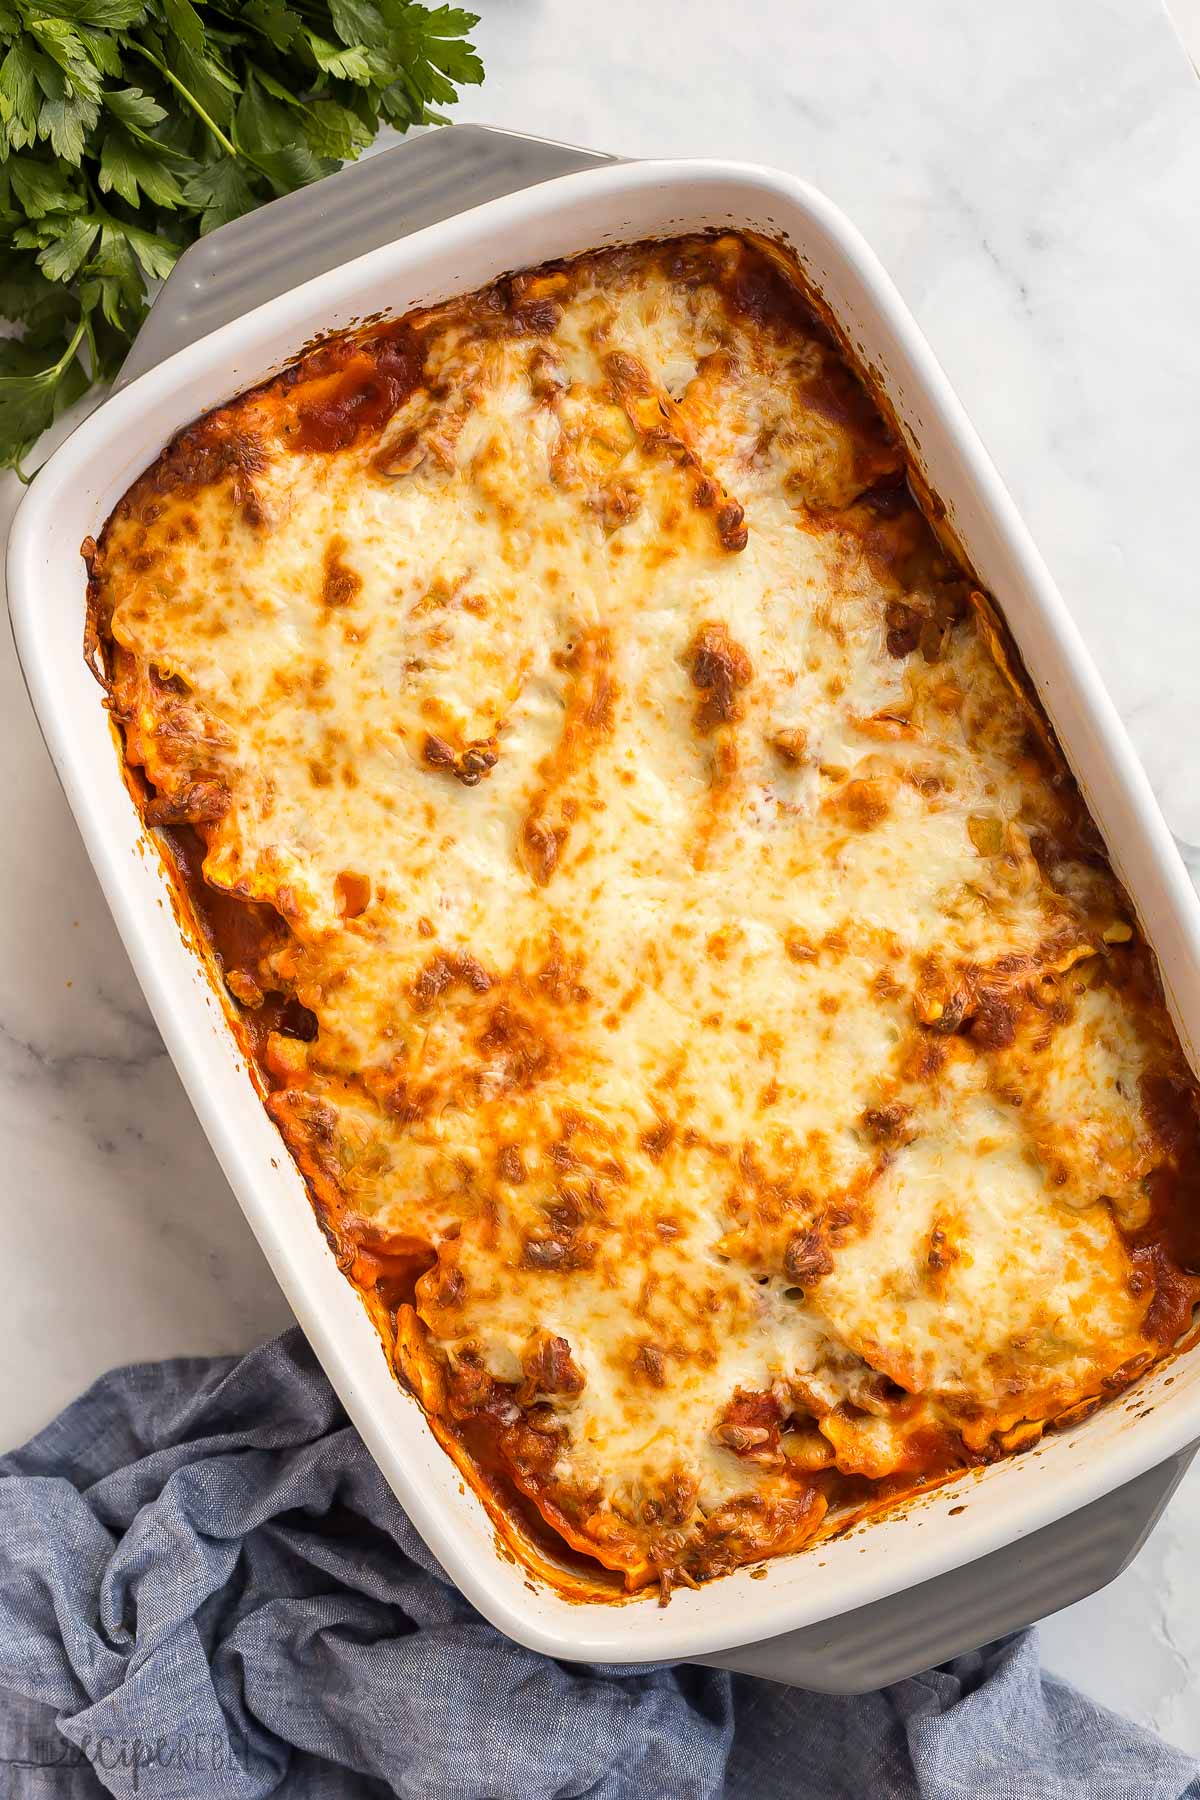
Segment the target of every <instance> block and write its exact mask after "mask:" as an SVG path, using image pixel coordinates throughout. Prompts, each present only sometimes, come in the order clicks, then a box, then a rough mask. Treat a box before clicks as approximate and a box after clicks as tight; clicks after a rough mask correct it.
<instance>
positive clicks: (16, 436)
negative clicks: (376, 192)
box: [0, 0, 483, 469]
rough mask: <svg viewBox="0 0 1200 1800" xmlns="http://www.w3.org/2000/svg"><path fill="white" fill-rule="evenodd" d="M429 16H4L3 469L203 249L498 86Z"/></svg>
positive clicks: (462, 16)
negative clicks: (10, 327)
mask: <svg viewBox="0 0 1200 1800" xmlns="http://www.w3.org/2000/svg"><path fill="white" fill-rule="evenodd" d="M477 23H478V19H477V17H476V15H475V14H474V13H469V12H463V11H461V10H460V9H459V8H457V7H451V6H439V7H437V8H436V9H431V8H429V7H426V6H422V5H419V4H417V3H416V0H0V318H6V319H10V320H16V321H18V322H19V324H20V326H21V328H22V329H21V334H20V336H18V337H12V338H4V339H0V468H2V467H16V468H18V469H19V468H20V461H21V458H22V456H23V455H24V454H25V453H26V451H27V450H28V449H29V447H30V445H31V444H32V443H33V442H34V441H35V439H36V438H37V437H38V436H40V434H41V433H42V432H43V431H44V430H45V428H46V427H47V425H49V424H50V422H51V421H52V420H53V419H54V418H56V417H57V416H58V414H59V413H60V412H61V411H62V409H63V407H65V406H67V405H69V404H70V403H71V401H73V400H76V399H78V397H79V395H80V394H82V393H84V392H85V390H86V389H87V388H88V387H89V386H90V385H91V383H92V382H94V381H107V380H111V378H112V377H113V376H114V375H115V374H116V372H117V370H118V369H119V368H120V365H121V361H122V359H123V357H124V355H125V352H126V351H127V350H128V348H129V345H130V343H131V342H132V339H133V335H134V333H135V332H136V330H137V328H138V326H139V324H140V323H141V321H142V319H143V318H144V317H145V314H146V305H147V303H146V283H147V280H148V279H155V278H161V277H163V276H165V275H167V274H169V272H170V269H171V265H172V264H173V263H174V261H175V259H176V257H177V256H178V255H179V253H180V251H181V250H182V249H184V248H185V246H186V245H188V244H189V243H191V241H192V240H193V238H195V237H197V236H199V235H200V234H201V233H203V232H206V231H212V230H214V229H215V227H216V226H218V225H223V224H224V223H225V222H226V220H228V219H236V218H237V217H238V216H239V215H240V214H242V213H244V212H248V211H249V210H250V209H251V208H252V207H255V206H259V205H261V204H262V202H263V201H265V200H270V199H272V198H273V197H274V196H275V195H277V194H286V193H288V192H290V191H291V189H293V188H297V187H302V186H304V184H305V183H306V182H310V181H315V180H316V179H317V178H318V176H321V175H325V174H328V173H329V172H330V171H331V170H333V169H335V168H336V167H337V166H338V164H339V163H342V162H346V161H349V160H351V159H353V158H354V157H356V156H357V155H358V154H359V152H360V151H361V150H363V149H365V148H366V146H367V145H368V144H369V143H370V142H371V140H372V138H373V137H374V136H375V134H376V132H377V131H378V130H379V128H380V126H381V125H383V124H385V123H386V124H389V125H393V126H395V127H396V128H397V129H398V130H400V131H404V130H406V129H407V127H408V126H410V125H416V124H424V123H426V122H437V123H443V122H444V121H443V120H442V119H441V116H440V114H439V113H437V112H436V111H434V108H435V107H438V106H444V105H448V104H449V103H451V102H452V101H453V100H455V99H456V98H457V94H456V88H457V87H458V86H462V85H463V84H465V83H468V82H477V81H481V80H482V79H483V67H482V64H481V63H480V61H479V58H478V57H477V56H476V55H475V52H474V49H473V47H472V46H471V44H470V43H469V42H467V41H466V37H467V33H468V32H469V31H470V30H471V28H472V27H473V26H474V25H476V24H477Z"/></svg>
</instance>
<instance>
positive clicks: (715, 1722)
mask: <svg viewBox="0 0 1200 1800" xmlns="http://www.w3.org/2000/svg"><path fill="white" fill-rule="evenodd" d="M105 1793H110V1794H117V1795H120V1796H122V1797H124V1796H127V1795H128V1796H132V1795H135V1794H136V1795H145V1796H149V1797H151V1800H261V1797H263V1796H266V1795H274V1794H278V1795H283V1796H286V1797H287V1800H367V1797H370V1800H377V1797H379V1800H381V1797H383V1796H386V1795H390V1794H396V1795H402V1796H404V1797H405V1800H409V1797H411V1800H551V1797H552V1796H555V1797H557V1796H568V1795H580V1796H583V1795H586V1796H588V1797H589V1800H625V1797H626V1796H629V1797H630V1800H632V1796H635V1795H636V1796H637V1797H638V1800H659V1797H660V1796H661V1797H663V1800H702V1797H707V1796H712V1797H713V1800H716V1797H717V1796H727V1797H729V1800H735V1797H740V1796H745V1797H746V1800H775V1796H779V1797H780V1800H782V1797H783V1796H786V1797H787V1800H808V1797H810V1796H811V1797H812V1800H836V1797H837V1796H841V1795H845V1796H853V1797H854V1800H875V1797H876V1796H880V1797H888V1800H890V1797H891V1796H909V1795H912V1796H920V1797H921V1800H950V1797H951V1796H955V1797H960V1796H970V1797H971V1800H986V1797H988V1796H996V1797H997V1800H1000V1797H1003V1800H1024V1797H1025V1796H1029V1800H1066V1797H1067V1796H1070V1797H1071V1800H1135V1797H1136V1800H1168V1797H1169V1800H1176V1797H1177V1796H1179V1795H1183V1794H1187V1795H1188V1796H1191V1797H1193V1800H1200V1768H1198V1766H1197V1765H1196V1764H1195V1763H1194V1762H1193V1761H1192V1760H1191V1759H1190V1758H1188V1757H1186V1756H1184V1755H1183V1754H1182V1753H1181V1752H1179V1751H1176V1750H1173V1749H1171V1748H1170V1747H1169V1746H1168V1745H1166V1744H1164V1743H1162V1742H1161V1741H1160V1740H1159V1739H1157V1738H1156V1737H1154V1736H1152V1735H1151V1734H1150V1733H1148V1732H1145V1731H1142V1730H1139V1729H1138V1727H1137V1726H1135V1725H1132V1724H1129V1723H1127V1722H1126V1721H1124V1720H1122V1719H1119V1718H1117V1717H1116V1716H1115V1715H1114V1714H1112V1713H1109V1712H1106V1711H1105V1710H1104V1709H1103V1708H1102V1707H1099V1706H1094V1705H1093V1704H1092V1703H1091V1701H1089V1700H1087V1699H1085V1698H1084V1697H1083V1696H1082V1695H1081V1694H1078V1693H1076V1692H1075V1691H1074V1690H1073V1689H1071V1688H1069V1687H1066V1686H1065V1685H1063V1684H1062V1683H1061V1682H1057V1681H1051V1680H1048V1679H1047V1678H1045V1677H1044V1676H1042V1675H1041V1674H1040V1673H1039V1669H1038V1658H1037V1645H1036V1639H1035V1636H1034V1634H1033V1633H1031V1632H1026V1633H1023V1634H1021V1635H1020V1636H1018V1637H1013V1638H1010V1639H1007V1640H1006V1641H1005V1642H1003V1643H1000V1644H995V1645H992V1646H991V1647H990V1648H989V1649H987V1650H985V1651H981V1652H979V1653H978V1654H977V1655H973V1656H964V1657H959V1658H958V1660H957V1661H955V1662H953V1663H951V1664H949V1665H948V1666H947V1667H945V1668H943V1669H934V1670H931V1671H930V1672H929V1673H928V1674H926V1675H921V1676H918V1677H914V1678H913V1679H912V1680H910V1681H902V1682H898V1683H897V1684H896V1685H895V1686H894V1687H891V1688H887V1689H885V1690H884V1691H883V1692H881V1693H877V1694H870V1695H866V1696H862V1697H858V1698H847V1699H838V1698H832V1699H831V1698H829V1697H827V1696H824V1695H819V1694H810V1693H804V1692H799V1691H796V1690H793V1689H789V1688H785V1687H779V1686H776V1685H775V1684H774V1683H772V1682H765V1681H752V1680H750V1679H748V1678H746V1677H743V1676H731V1675H727V1674H724V1673H722V1672H719V1671H717V1670H711V1669H703V1668H698V1667H690V1666H687V1665H684V1666H681V1667H678V1668H642V1669H636V1670H635V1669H623V1668H601V1667H583V1666H573V1665H572V1666H567V1665H563V1664H561V1663H558V1662H553V1661H551V1660H549V1659H548V1658H546V1657H542V1656H537V1655H535V1654H534V1653H533V1652H532V1651H529V1650H524V1649H522V1648H521V1647H520V1646H519V1645H517V1644H513V1643H510V1642H509V1641H508V1639H507V1638H504V1637H501V1636H500V1635H499V1634H498V1633H497V1632H495V1631H493V1630H492V1628H491V1627H490V1626H489V1625H487V1624H486V1623H485V1622H484V1620H483V1619H481V1618H480V1616H479V1615H478V1613H476V1612H475V1611H474V1610H473V1609H472V1608H471V1607H470V1606H469V1605H468V1604H467V1602H466V1601H465V1600H464V1599H463V1598H462V1597H461V1596H460V1595H459V1594H458V1593H457V1592H456V1591H455V1589H454V1588H453V1587H452V1586H451V1585H450V1583H449V1582H448V1581H447V1579H446V1577H445V1575H444V1574H443V1573H442V1571H441V1569H440V1568H439V1567H438V1565H437V1564H436V1563H435V1562H434V1560H433V1558H432V1557H431V1556H430V1554H429V1552H428V1550H426V1548H425V1546H424V1544H423V1543H422V1542H421V1539H420V1538H419V1537H418V1536H417V1533H416V1532H415V1531H414V1530H413V1528H412V1526H411V1525H410V1524H409V1522H408V1520H407V1518H406V1517H405V1515H404V1513H403V1512H402V1511H401V1509H400V1507H399V1506H398V1505H397V1503H396V1500H395V1498H394V1497H393V1495H392V1493H391V1491H390V1489H389V1488H388V1487H387V1485H386V1483H385V1482H384V1480H383V1477H382V1476H381V1475H380V1473H379V1471H378V1469H377V1468H376V1467H375V1464H374V1463H373V1462H372V1461H371V1458H370V1457H369V1455H368V1454H367V1451H366V1449H365V1448H364V1446H363V1444H362V1441H361V1439H360V1438H359V1437H358V1436H357V1434H356V1433H355V1432H354V1430H353V1429H352V1428H351V1427H350V1425H349V1424H348V1423H347V1421H346V1417H345V1414H344V1413H343V1412H342V1410H341V1408H340V1406H339V1405H338V1402H337V1400H336V1399H335V1398H334V1395H333V1393H332V1391H331V1389H330V1387H329V1384H328V1382H327V1381H326V1380H325V1377H324V1376H323V1374H322V1373H321V1370H320V1369H319V1367H318V1366H317V1363H316V1361H315V1359H314V1357H313V1355H312V1352H311V1351H310V1350H309V1348H308V1346H307V1345H306V1343H305V1341H304V1339H303V1338H302V1336H301V1335H300V1333H299V1332H298V1331H289V1332H287V1333H286V1334H285V1335H284V1336H283V1337H281V1338H277V1339H276V1340H275V1341H274V1342H273V1343H269V1344H265V1345H263V1346H262V1347H261V1348H260V1349H257V1350H253V1351H251V1352H250V1354H249V1355H248V1356H244V1357H241V1358H233V1357H229V1358H218V1359H214V1360H193V1359H180V1360H177V1361H173V1362H168V1363H161V1364H143V1365H139V1366H135V1367H133V1368H128V1369H119V1370H117V1371H116V1372H115V1373H113V1374H111V1375H106V1376H104V1377H103V1379H102V1380H100V1381H98V1382H97V1383H96V1385H95V1386H94V1387H93V1388H91V1389H89V1391H88V1392H87V1393H86V1394H84V1395H83V1397H82V1398H81V1399H79V1400H77V1401H76V1402H75V1404H74V1405H73V1406H70V1407H68V1409H67V1411H66V1412H65V1413H63V1414H62V1416H61V1417H60V1418H59V1419H57V1420H56V1421H55V1423H54V1424H52V1425H50V1426H49V1427H48V1428H47V1429H46V1430H45V1431H43V1432H42V1433H41V1435H40V1436H38V1437H36V1438H34V1440H33V1441H32V1443H30V1444H27V1445H26V1446H25V1448H24V1449H23V1450H18V1451H16V1452H14V1453H13V1454H12V1455H10V1456H7V1457H3V1458H0V1795H2V1796H3V1800H85V1797H90V1796H95V1795H103V1794H105Z"/></svg>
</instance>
